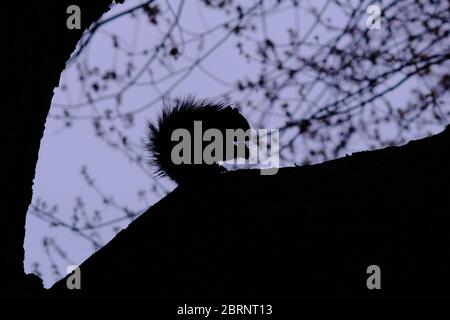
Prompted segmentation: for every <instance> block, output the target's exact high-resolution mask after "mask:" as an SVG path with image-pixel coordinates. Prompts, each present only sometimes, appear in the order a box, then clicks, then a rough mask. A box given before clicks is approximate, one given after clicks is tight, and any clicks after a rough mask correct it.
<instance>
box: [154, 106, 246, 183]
mask: <svg viewBox="0 0 450 320" xmlns="http://www.w3.org/2000/svg"><path fill="white" fill-rule="evenodd" d="M167 102H168V103H167ZM194 121H201V124H202V129H203V132H204V131H206V130H208V129H218V130H219V131H220V132H221V133H222V134H223V135H225V131H226V129H234V130H237V129H242V130H244V131H246V130H248V129H250V125H249V123H248V121H247V120H246V119H245V117H244V116H243V115H242V114H241V113H239V111H238V110H237V109H234V108H232V107H231V106H227V105H225V104H224V103H223V102H220V101H213V100H195V99H194V98H192V97H188V98H184V99H176V100H168V101H165V103H164V106H163V110H162V113H161V114H160V116H159V117H158V119H157V120H156V122H154V123H149V124H148V135H147V143H146V146H147V150H148V151H149V152H150V161H149V163H150V165H152V166H153V167H154V168H155V173H156V175H157V176H165V177H168V178H170V179H171V180H172V181H174V182H176V183H178V184H182V183H185V182H189V181H195V180H196V179H202V178H208V177H211V176H214V175H215V174H218V173H221V172H223V171H226V170H225V168H223V167H222V166H220V165H219V164H217V163H213V164H206V163H203V162H202V163H201V164H194V161H193V160H194V147H193V144H192V148H191V150H190V151H191V152H190V155H191V162H190V163H181V164H175V163H174V161H173V159H172V158H171V155H172V149H173V148H174V146H175V145H177V144H178V143H179V142H177V141H172V133H173V132H174V130H176V129H186V130H187V131H188V132H189V133H190V134H191V136H193V135H194ZM202 134H203V133H202ZM204 148H205V145H204V144H203V142H202V148H201V151H202V152H203V150H204ZM247 151H248V150H247V149H246V153H247ZM223 154H225V152H223ZM246 156H248V155H247V154H246ZM222 160H230V159H222Z"/></svg>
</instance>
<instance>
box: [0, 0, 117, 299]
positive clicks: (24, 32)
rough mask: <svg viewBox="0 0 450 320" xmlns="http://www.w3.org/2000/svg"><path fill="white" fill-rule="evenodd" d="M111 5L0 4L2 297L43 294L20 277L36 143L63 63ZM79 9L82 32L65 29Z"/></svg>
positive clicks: (105, 0) (99, 1)
mask: <svg viewBox="0 0 450 320" xmlns="http://www.w3.org/2000/svg"><path fill="white" fill-rule="evenodd" d="M110 3H111V1H110V0H96V1H91V0H82V1H80V0H70V1H68V0H58V1H28V2H23V1H7V2H6V3H4V4H2V22H6V25H4V26H3V28H2V32H3V34H4V36H5V37H4V38H3V39H6V45H5V46H4V47H3V50H4V51H6V52H7V55H6V59H4V63H5V68H6V75H5V74H3V86H4V88H5V90H4V91H5V94H6V97H7V98H6V103H5V104H4V108H3V109H4V112H5V111H6V115H5V116H4V118H3V124H6V126H7V129H6V140H7V144H6V148H5V149H4V152H3V154H4V157H6V158H7V167H6V168H4V169H5V170H6V178H7V179H6V191H7V197H6V200H5V203H6V204H7V206H6V208H7V209H6V210H5V211H4V212H3V218H2V221H3V223H2V226H3V228H2V233H3V234H5V235H6V239H5V240H6V241H2V263H1V264H2V270H3V272H2V276H3V279H4V280H6V289H5V286H4V285H2V289H3V290H6V291H5V292H4V293H5V294H9V295H22V294H28V293H29V292H30V291H33V289H34V290H38V289H39V288H41V284H40V281H38V280H37V278H35V277H32V276H30V277H25V274H24V271H23V259H24V248H23V241H24V236H25V218H26V212H27V209H28V206H29V204H30V202H31V195H32V184H33V179H34V175H35V167H36V162H37V158H38V152H39V145H40V140H41V138H42V134H43V132H44V125H45V119H46V116H47V114H48V111H49V107H50V101H51V99H52V96H53V89H54V88H55V87H56V86H57V85H58V82H59V77H60V74H61V72H62V71H63V69H64V67H65V62H66V61H67V60H68V58H69V57H70V54H71V53H72V52H73V51H74V49H75V46H76V44H77V42H78V40H79V39H80V37H81V34H82V32H83V30H85V29H86V28H87V27H88V26H89V25H91V23H92V22H94V21H96V20H97V19H98V18H100V16H101V15H102V14H103V13H104V12H106V11H107V10H108V6H109V4H110ZM72 4H76V5H78V6H79V7H80V9H81V30H69V29H68V28H67V27H66V20H67V18H68V16H69V15H68V14H67V13H66V10H67V7H68V6H69V5H72Z"/></svg>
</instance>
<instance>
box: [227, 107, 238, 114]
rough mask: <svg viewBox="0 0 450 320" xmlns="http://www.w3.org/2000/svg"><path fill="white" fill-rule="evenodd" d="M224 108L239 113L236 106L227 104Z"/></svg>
mask: <svg viewBox="0 0 450 320" xmlns="http://www.w3.org/2000/svg"><path fill="white" fill-rule="evenodd" d="M225 109H226V110H228V111H233V112H236V113H239V109H238V108H236V107H232V106H228V107H226V108H225Z"/></svg>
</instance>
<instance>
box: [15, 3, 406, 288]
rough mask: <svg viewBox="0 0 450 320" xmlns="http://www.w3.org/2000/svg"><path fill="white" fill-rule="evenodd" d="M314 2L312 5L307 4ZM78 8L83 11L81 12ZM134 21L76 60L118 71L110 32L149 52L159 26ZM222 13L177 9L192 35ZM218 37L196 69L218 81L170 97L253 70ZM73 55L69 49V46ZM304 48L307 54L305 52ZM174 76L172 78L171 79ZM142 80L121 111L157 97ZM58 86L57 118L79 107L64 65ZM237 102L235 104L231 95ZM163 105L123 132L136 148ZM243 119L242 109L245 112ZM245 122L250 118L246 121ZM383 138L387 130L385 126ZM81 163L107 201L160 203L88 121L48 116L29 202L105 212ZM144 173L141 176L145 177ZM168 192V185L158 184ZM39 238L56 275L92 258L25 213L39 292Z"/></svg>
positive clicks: (337, 19)
mask: <svg viewBox="0 0 450 320" xmlns="http://www.w3.org/2000/svg"><path fill="white" fill-rule="evenodd" d="M137 3H140V1H135V0H127V1H126V3H125V4H124V5H117V6H114V7H113V8H112V9H111V11H110V12H108V13H107V14H106V15H107V16H108V15H111V14H115V13H118V12H121V11H123V10H125V9H126V8H129V7H133V6H135V5H136V4H137ZM157 3H160V6H161V7H162V8H167V5H166V3H167V2H166V1H157ZM178 3H179V1H171V5H172V6H173V9H174V10H176V9H177V7H178ZM309 3H312V1H309ZM323 3H324V1H322V0H320V1H314V6H317V7H318V8H320V7H321V6H322V5H323ZM81 10H83V8H81ZM327 10H328V11H327V15H328V16H330V17H332V18H333V21H334V23H335V24H338V25H339V24H342V23H343V22H344V20H343V17H342V16H340V15H339V12H337V11H335V10H333V8H332V7H330V8H329V9H327ZM82 12H83V11H82ZM140 17H141V18H140V19H137V20H132V19H130V17H124V18H121V19H118V20H115V21H114V22H112V23H110V24H108V25H107V26H105V28H103V29H102V30H100V31H99V32H97V34H96V35H95V37H94V38H93V41H92V42H91V45H90V47H89V48H88V50H87V51H86V52H84V55H83V56H82V57H81V59H83V61H84V63H87V64H88V65H90V66H98V67H99V68H100V69H108V68H109V67H111V66H116V67H117V68H118V69H119V70H124V69H125V65H126V62H127V61H128V58H127V57H126V55H125V54H122V55H120V54H117V52H116V53H115V51H113V50H112V48H111V37H110V34H109V33H111V32H114V33H117V34H118V35H120V42H121V44H123V45H124V46H128V47H129V48H130V49H133V50H136V51H138V50H139V49H144V48H151V47H152V46H153V45H156V44H157V43H158V40H160V39H161V38H162V36H163V34H164V32H165V31H166V30H165V29H164V26H165V25H164V24H163V23H161V24H160V25H159V26H158V27H155V26H152V25H150V24H149V23H148V22H147V21H146V19H145V17H142V16H140ZM223 19H224V15H223V14H222V13H218V12H214V11H211V10H208V9H205V7H204V5H202V4H199V3H198V2H197V1H187V3H186V4H185V6H184V8H183V14H182V16H181V19H180V24H181V25H183V26H184V27H185V28H186V29H189V30H190V31H191V32H201V31H203V30H205V29H206V28H210V27H212V26H214V25H216V24H218V23H219V22H220V21H223ZM268 21H269V24H270V28H269V31H268V32H269V33H270V36H271V37H272V38H275V39H278V40H280V39H283V38H286V32H285V30H286V28H287V27H288V26H294V27H295V26H299V27H300V31H301V32H302V31H303V32H306V30H307V29H308V28H309V26H310V25H311V24H312V22H313V19H312V17H311V16H310V15H307V14H304V15H303V14H302V15H301V14H300V11H298V12H293V11H292V10H285V11H282V10H281V11H280V12H278V13H276V14H274V15H273V16H271V17H270V18H269V20H268ZM318 34H319V35H320V36H321V37H327V36H330V35H327V34H326V33H324V32H323V31H320V30H318ZM223 35H224V32H223V30H218V32H216V33H213V34H211V35H210V36H209V38H208V39H206V40H207V41H205V45H206V46H208V45H214V44H215V43H219V44H220V46H219V47H218V48H217V49H216V50H215V51H214V52H213V54H211V55H210V56H208V58H207V59H206V60H205V63H204V64H203V65H202V66H203V67H204V68H205V69H207V70H208V71H209V72H213V73H214V74H215V75H220V79H219V80H220V81H217V80H214V79H213V78H212V77H211V76H210V75H208V74H207V73H205V72H203V71H202V70H195V71H194V72H192V73H190V74H189V76H188V77H187V78H186V79H185V80H184V81H183V82H182V83H180V84H179V85H178V86H177V87H176V88H175V89H174V90H173V91H172V94H171V95H172V96H179V95H186V94H195V95H197V96H198V97H214V96H218V95H221V94H222V93H223V92H226V91H227V90H228V89H229V88H228V87H227V84H231V85H233V84H235V82H236V79H238V78H242V77H243V76H244V75H251V74H255V73H256V72H257V71H258V66H257V65H255V64H252V63H247V62H245V61H244V60H243V59H242V58H240V57H238V55H237V53H236V49H235V42H236V41H234V40H233V38H228V39H226V40H225V41H221V38H222V37H223ZM74 49H75V48H74ZM185 50H186V51H185V55H186V56H191V57H192V58H195V57H196V56H197V51H196V48H195V47H192V48H191V47H186V48H185ZM305 50H306V49H305ZM147 58H148V57H140V58H135V59H134V60H135V61H136V64H137V65H138V66H139V65H142V64H143V63H144V62H145V60H146V59H147ZM187 63H189V61H186V60H183V59H179V61H174V62H173V66H176V67H181V66H183V65H186V64H187ZM151 68H152V72H153V73H155V74H165V73H167V71H166V70H165V68H164V67H163V66H161V65H160V64H158V63H153V64H152V66H151ZM176 78H177V77H175V79H176ZM146 81H148V77H147V75H145V74H144V75H142V77H140V78H139V85H136V86H133V88H130V90H129V91H128V92H127V93H126V94H125V95H124V96H123V103H122V105H124V106H126V108H129V109H130V110H135V109H136V108H138V107H140V106H142V105H145V104H146V103H148V102H149V101H152V100H154V99H155V98H156V97H157V96H159V94H158V92H157V91H156V89H155V88H153V87H150V86H148V85H147V86H146V85H145V82H146ZM172 83H173V80H172V82H171V81H167V82H166V83H162V84H161V86H160V88H159V90H161V91H164V90H166V89H167V88H169V87H170V85H171V84H172ZM62 84H64V85H65V86H67V88H68V90H66V91H63V90H61V87H60V86H59V87H57V88H55V90H54V96H53V100H52V105H51V110H50V114H58V112H60V104H64V105H65V104H70V105H71V104H77V103H83V102H85V98H84V95H83V94H82V90H83V88H82V87H81V85H80V82H79V81H78V79H77V72H76V68H75V66H74V65H71V66H69V67H68V68H67V69H66V70H64V71H63V73H62V74H61V79H60V85H62ZM408 87H409V86H408V85H406V86H404V88H403V89H402V90H399V91H397V92H395V93H394V94H392V95H391V96H390V99H391V101H392V102H393V103H394V104H395V103H396V102H402V103H403V102H404V97H405V96H406V95H407V93H408ZM117 89H118V88H117V87H116V88H114V87H111V88H109V90H110V91H111V92H114V91H115V90H117ZM235 99H239V97H238V96H235ZM113 103H114V99H106V100H104V101H101V102H100V103H98V105H97V107H98V108H99V109H101V108H105V107H109V106H111V105H112V104H113ZM160 108H161V103H160V102H158V103H156V104H155V105H154V106H152V107H150V108H147V109H145V110H144V111H142V112H140V113H139V114H138V115H137V118H136V124H135V125H134V127H133V128H131V129H124V130H126V132H127V134H128V135H129V136H131V137H132V138H133V140H134V141H135V142H136V143H138V144H141V139H142V138H143V137H144V133H145V122H146V120H147V119H152V118H154V116H155V114H156V113H157V112H158V111H159V110H160ZM244 113H246V110H245V109H244ZM74 114H76V115H78V116H86V115H92V114H93V111H92V109H91V108H88V107H84V108H78V109H76V110H74ZM248 116H249V118H250V122H252V121H255V120H256V119H255V118H254V117H252V116H250V115H248ZM266 125H267V127H269V128H270V127H276V126H277V121H276V117H274V119H271V121H269V122H267V123H266ZM385 132H387V133H389V130H388V129H387V128H386V131H385ZM362 149H364V145H363V144H362V143H361V142H358V141H357V140H355V141H352V144H351V145H350V146H349V150H348V151H349V152H354V151H359V150H362ZM83 165H86V166H87V168H88V171H89V172H90V174H91V175H92V176H93V177H94V179H95V181H96V183H97V184H98V185H99V187H100V188H102V190H104V191H105V192H106V193H107V195H110V196H113V197H114V199H115V200H116V201H117V203H122V204H126V205H127V206H128V207H129V208H131V209H132V210H133V211H136V212H142V211H144V210H145V209H146V208H148V206H149V205H151V204H152V203H155V202H156V201H158V200H159V198H160V196H158V195H156V194H154V193H151V192H150V185H151V180H152V178H150V177H149V174H150V172H151V169H150V168H143V169H142V168H138V167H137V166H135V165H133V164H131V165H130V162H129V161H128V160H127V159H126V158H125V157H124V156H123V155H121V154H120V153H119V152H118V151H117V150H114V149H112V148H110V147H109V146H107V145H105V143H104V142H103V141H101V140H99V139H98V138H96V137H95V136H94V130H93V127H92V124H91V122H90V121H88V120H79V121H76V122H75V123H74V125H73V126H72V128H70V129H68V130H64V129H63V122H62V121H60V120H56V119H53V118H51V117H49V118H48V119H47V122H46V127H45V132H44V137H43V139H42V141H41V147H40V151H39V160H38V163H37V168H36V176H35V180H34V185H33V202H35V201H36V200H37V199H38V198H41V199H44V200H46V201H47V202H48V204H49V206H52V205H57V206H58V208H59V212H58V215H59V217H60V218H61V219H63V220H66V221H70V217H71V214H72V209H73V205H74V203H75V198H76V197H77V196H81V197H82V198H83V199H84V201H85V202H86V206H87V208H89V209H90V210H94V209H102V210H103V209H104V205H103V204H102V202H101V199H99V197H98V196H97V195H95V194H94V193H93V192H92V190H91V189H89V188H88V187H87V186H86V183H85V182H84V181H83V179H82V177H81V176H80V169H81V167H82V166H83ZM143 170H144V171H143ZM163 183H165V184H166V185H167V188H169V189H170V188H172V187H173V186H172V185H170V184H168V182H167V181H164V182H163ZM138 189H143V190H147V191H149V197H148V199H147V201H142V199H139V198H138V196H137V194H136V192H137V190H138ZM121 216H122V213H121V212H119V211H117V210H107V211H104V219H105V220H110V219H114V218H118V217H121ZM127 223H128V222H127V221H126V220H124V221H123V222H122V223H118V224H117V226H120V227H121V228H123V227H126V225H127ZM114 234H115V233H114V232H113V231H112V228H111V227H106V228H104V229H102V232H101V235H102V242H103V244H105V243H107V242H108V241H109V240H110V239H111V238H112V237H113V236H114ZM45 236H50V237H52V238H54V239H55V240H56V241H57V243H58V244H59V245H60V246H61V248H63V249H64V250H65V251H66V252H67V254H68V261H65V260H62V259H60V258H59V257H58V256H57V255H54V258H55V263H56V264H57V265H58V267H59V269H60V272H62V275H65V269H66V267H67V266H68V265H69V264H70V263H71V262H72V263H74V264H80V263H81V262H82V261H84V260H85V259H86V258H87V257H88V256H89V255H91V254H92V253H93V248H92V245H91V244H90V243H89V242H88V241H86V240H85V239H83V238H81V237H79V236H77V235H76V234H73V233H72V232H70V231H68V230H67V229H65V228H61V227H58V228H55V227H50V226H49V225H48V223H46V222H44V221H42V220H40V219H39V218H37V217H35V216H34V215H33V214H31V212H30V214H28V216H27V224H26V238H25V249H26V255H25V261H24V266H25V270H26V271H27V272H31V271H32V264H33V263H34V262H39V263H40V264H41V267H40V270H41V271H42V273H43V277H44V282H45V286H46V287H49V286H51V285H52V284H53V283H54V281H55V280H56V278H55V276H54V275H53V274H52V272H51V270H50V269H49V266H50V262H49V260H48V258H47V255H46V253H45V250H44V248H43V246H42V239H43V237H45Z"/></svg>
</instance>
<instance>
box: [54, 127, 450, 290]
mask: <svg viewBox="0 0 450 320" xmlns="http://www.w3.org/2000/svg"><path fill="white" fill-rule="evenodd" d="M449 138H450V128H449V127H447V129H446V131H444V132H443V133H441V134H439V135H436V136H433V137H430V138H427V139H423V140H419V141H413V142H410V143H408V144H407V145H406V146H402V147H392V148H387V149H384V150H379V151H373V152H362V153H358V154H355V155H352V156H350V157H346V158H342V159H338V160H335V161H330V162H326V163H323V164H319V165H314V166H306V167H297V168H283V169H281V170H280V171H279V173H278V174H277V175H274V176H260V175H259V172H258V171H257V170H249V171H236V172H232V173H226V174H223V175H221V177H220V178H219V179H217V180H216V181H214V182H212V181H210V183H209V184H207V185H195V184H193V185H192V186H188V185H184V186H182V187H178V188H177V189H176V190H175V191H174V192H172V193H171V194H169V195H168V196H167V197H166V198H164V199H162V200H161V201H160V202H158V203H157V204H156V205H154V206H153V207H151V208H150V209H149V210H148V211H147V212H145V213H144V214H143V215H142V216H141V217H139V218H138V219H136V220H135V221H134V222H133V223H132V224H131V225H130V226H129V227H128V228H127V229H125V230H123V231H122V232H120V233H119V234H118V236H117V237H116V238H114V239H113V240H112V241H111V242H110V243H109V244H107V245H106V246H105V247H104V248H102V249H101V250H100V251H98V252H97V253H95V254H94V255H93V256H91V257H90V258H89V259H88V260H87V261H86V262H85V263H83V264H82V265H81V276H82V282H81V283H82V289H81V290H79V291H77V290H74V291H69V290H68V289H66V284H65V283H66V280H65V279H64V280H62V281H60V282H59V283H57V284H56V285H55V286H54V287H53V288H52V289H51V290H50V291H49V294H50V295H55V294H56V295H57V296H58V297H64V295H65V294H67V296H68V297H72V296H75V297H92V296H127V297H132V296H145V297H152V298H194V297H201V298H207V299H212V298H225V297H233V298H238V297H251V298H263V297H264V298H274V297H276V298H314V297H335V298H342V297H353V298H392V297H443V296H449V291H448V288H449V286H448V285H449V277H448V271H449V270H450V261H449V259H448V257H449V249H448V245H449V243H450V241H449V240H450V239H449V227H450V224H449V219H448V215H449V213H450V202H449V201H448V195H449V190H450V189H449V181H450V172H449V168H448V165H449V163H450V157H449V153H448V146H449V141H450V139H449ZM373 264H375V265H378V266H379V267H380V268H381V286H382V289H381V290H379V291H377V290H372V291H371V290H368V289H367V287H366V279H367V278H368V276H369V275H368V274H367V273H366V269H367V267H368V266H369V265H373Z"/></svg>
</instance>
